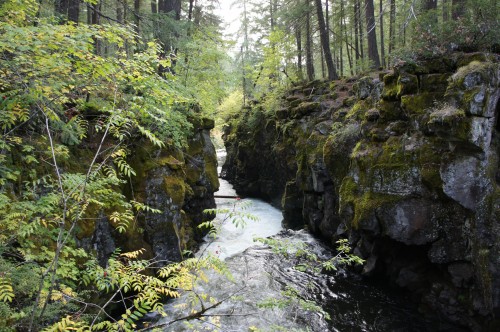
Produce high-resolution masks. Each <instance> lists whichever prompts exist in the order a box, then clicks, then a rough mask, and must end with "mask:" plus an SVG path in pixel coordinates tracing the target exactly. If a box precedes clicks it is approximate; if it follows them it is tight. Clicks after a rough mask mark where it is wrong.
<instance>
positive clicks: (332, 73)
mask: <svg viewBox="0 0 500 332" xmlns="http://www.w3.org/2000/svg"><path fill="white" fill-rule="evenodd" d="M314 1H315V3H316V12H317V15H318V25H319V35H320V39H321V46H322V49H323V54H324V56H325V62H326V66H327V69H328V79H329V80H336V79H337V78H338V75H337V70H336V69H335V64H334V63H333V58H332V52H331V51H330V45H329V43H328V31H327V30H326V25H325V17H324V15H323V8H322V5H321V0H314Z"/></svg>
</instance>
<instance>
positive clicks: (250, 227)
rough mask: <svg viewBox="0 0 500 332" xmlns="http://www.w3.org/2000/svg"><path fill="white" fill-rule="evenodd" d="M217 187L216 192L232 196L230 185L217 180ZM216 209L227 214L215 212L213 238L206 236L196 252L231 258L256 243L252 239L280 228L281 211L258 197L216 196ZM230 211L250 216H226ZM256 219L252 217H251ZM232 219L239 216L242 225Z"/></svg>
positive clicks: (234, 194) (266, 235) (232, 190)
mask: <svg viewBox="0 0 500 332" xmlns="http://www.w3.org/2000/svg"><path fill="white" fill-rule="evenodd" d="M219 181H220V189H219V191H218V192H216V193H215V194H216V195H220V196H236V192H235V191H234V189H233V188H232V186H231V184H230V183H228V182H227V181H226V180H223V179H220V180H219ZM215 201H216V203H217V209H219V210H222V209H227V210H229V213H219V214H218V215H217V218H216V220H215V224H217V225H220V228H219V230H218V232H217V237H216V238H215V239H213V238H211V237H210V236H207V237H206V238H205V243H204V244H202V245H201V247H200V250H199V251H198V252H199V253H200V254H204V253H207V252H210V253H213V254H215V255H217V256H219V258H220V259H225V258H227V257H231V256H233V255H235V254H238V253H241V252H243V251H244V250H245V249H247V248H249V247H251V246H254V245H257V244H256V243H255V242H254V239H255V238H263V237H269V236H272V235H275V234H277V233H279V232H280V231H281V230H282V229H283V228H282V227H281V221H282V219H283V217H282V215H281V211H280V210H278V209H276V208H274V207H272V206H270V205H269V204H268V203H266V202H263V201H261V200H258V199H253V198H245V199H234V198H216V199H215ZM230 213H236V214H238V215H240V216H243V214H247V215H250V217H251V218H244V216H243V217H242V218H239V217H237V216H235V217H230V215H229V214H230ZM254 217H255V218H257V220H253V219H252V218H254ZM235 219H238V220H241V219H243V221H244V225H236V224H235Z"/></svg>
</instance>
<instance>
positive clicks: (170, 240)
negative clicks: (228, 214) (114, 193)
mask: <svg viewBox="0 0 500 332" xmlns="http://www.w3.org/2000/svg"><path fill="white" fill-rule="evenodd" d="M190 120H191V123H192V124H193V131H192V134H191V136H190V138H189V140H188V146H187V147H186V148H184V149H180V148H177V147H174V146H171V145H169V143H168V142H167V144H166V147H163V148H159V147H155V146H153V145H152V143H151V142H149V141H147V140H143V139H139V140H137V141H135V142H134V145H133V146H131V147H130V150H131V151H130V153H129V155H130V157H129V158H128V160H127V161H128V163H129V165H130V166H131V167H132V168H133V169H134V171H135V172H136V175H135V176H133V177H131V179H130V182H129V183H127V184H125V185H124V186H123V188H122V191H123V194H124V195H125V196H127V197H128V198H129V199H134V200H136V201H138V202H141V203H144V204H146V205H147V206H149V207H151V208H154V209H158V210H160V211H161V213H151V212H146V211H144V212H141V213H139V214H138V215H137V218H136V221H135V222H134V223H133V224H131V225H130V226H129V227H128V229H127V230H126V232H125V233H124V234H120V233H118V232H117V231H116V230H115V229H114V227H113V225H112V224H111V223H110V222H109V219H108V218H107V216H106V214H105V213H103V214H101V215H100V218H98V219H97V221H94V222H92V223H90V224H82V225H80V232H79V233H78V235H77V236H78V238H79V241H80V243H81V245H82V246H83V247H85V248H88V249H89V250H96V252H97V254H98V256H99V257H100V261H101V262H102V263H103V264H104V263H105V261H106V259H107V258H108V257H109V255H110V254H111V253H112V252H113V250H115V248H118V247H119V248H121V249H122V250H125V251H127V250H137V249H141V248H144V249H146V251H145V252H146V254H145V256H146V258H155V259H156V260H159V261H163V262H168V261H179V260H181V259H182V258H183V257H182V252H183V251H185V250H194V249H196V246H197V243H198V242H199V241H200V240H201V238H202V237H203V236H204V234H203V233H202V231H201V230H199V229H198V228H197V226H198V225H199V224H200V223H201V222H203V221H206V220H207V218H209V216H205V215H204V213H203V211H204V210H205V209H209V208H215V200H214V194H213V193H214V192H215V191H217V190H218V188H219V181H218V175H217V157H216V153H215V148H214V146H213V144H212V142H211V140H210V129H212V128H213V121H210V120H209V119H204V118H202V117H201V116H199V115H198V114H194V115H193V116H192V117H191V119H190Z"/></svg>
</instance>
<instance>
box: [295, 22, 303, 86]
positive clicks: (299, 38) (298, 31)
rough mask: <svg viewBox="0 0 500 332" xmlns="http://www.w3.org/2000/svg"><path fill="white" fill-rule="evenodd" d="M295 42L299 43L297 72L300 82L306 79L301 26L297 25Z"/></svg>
mask: <svg viewBox="0 0 500 332" xmlns="http://www.w3.org/2000/svg"><path fill="white" fill-rule="evenodd" d="M295 40H296V42H297V72H298V75H299V80H301V81H302V80H303V79H304V74H303V72H302V31H301V29H300V26H299V24H297V25H295Z"/></svg>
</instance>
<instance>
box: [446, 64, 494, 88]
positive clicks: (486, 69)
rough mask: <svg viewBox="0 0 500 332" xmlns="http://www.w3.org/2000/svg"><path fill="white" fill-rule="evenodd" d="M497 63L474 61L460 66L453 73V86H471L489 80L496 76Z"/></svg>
mask: <svg viewBox="0 0 500 332" xmlns="http://www.w3.org/2000/svg"><path fill="white" fill-rule="evenodd" d="M497 68H498V65H497V64H494V63H492V62H479V61H472V62H471V63H469V64H468V65H467V66H463V67H460V68H459V69H458V70H457V72H456V73H455V74H453V76H452V78H453V83H452V86H453V87H456V88H462V87H463V88H466V89H468V88H471V87H472V86H473V85H475V84H480V83H482V82H489V81H490V80H491V78H492V77H495V75H496V74H495V70H496V69H497Z"/></svg>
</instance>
